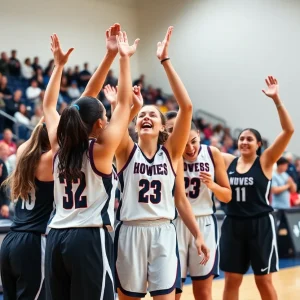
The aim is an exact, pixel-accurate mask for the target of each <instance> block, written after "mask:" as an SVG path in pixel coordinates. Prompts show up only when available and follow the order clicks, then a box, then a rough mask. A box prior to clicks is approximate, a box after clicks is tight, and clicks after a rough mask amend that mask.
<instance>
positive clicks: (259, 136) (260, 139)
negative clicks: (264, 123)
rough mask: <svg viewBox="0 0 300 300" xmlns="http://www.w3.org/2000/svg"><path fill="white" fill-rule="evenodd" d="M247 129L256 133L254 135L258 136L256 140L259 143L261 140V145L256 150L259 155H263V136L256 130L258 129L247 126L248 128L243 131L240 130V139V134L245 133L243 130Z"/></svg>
mask: <svg viewBox="0 0 300 300" xmlns="http://www.w3.org/2000/svg"><path fill="white" fill-rule="evenodd" d="M247 130H249V131H250V132H252V133H253V134H254V136H255V138H256V141H257V142H258V143H259V142H260V146H259V147H258V148H257V150H256V154H257V155H258V156H260V155H261V152H262V151H261V147H262V138H261V135H260V133H259V132H258V131H257V130H256V129H253V128H246V129H244V130H242V131H241V132H240V134H239V137H238V140H239V139H240V136H241V134H242V133H243V132H245V131H247Z"/></svg>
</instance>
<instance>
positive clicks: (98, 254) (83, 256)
mask: <svg viewBox="0 0 300 300" xmlns="http://www.w3.org/2000/svg"><path fill="white" fill-rule="evenodd" d="M45 260H46V265H45V268H46V273H45V274H46V279H45V282H46V293H47V300H58V299H72V300H77V299H78V300H82V299H88V300H114V299H115V292H114V280H113V278H114V274H113V267H112V265H113V242H112V238H111V236H110V234H109V233H108V231H107V230H106V229H103V228H98V227H93V228H69V229H53V228H52V229H51V230H50V232H49V234H48V236H47V246H46V258H45Z"/></svg>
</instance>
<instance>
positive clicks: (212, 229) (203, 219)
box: [174, 215, 219, 281]
mask: <svg viewBox="0 0 300 300" xmlns="http://www.w3.org/2000/svg"><path fill="white" fill-rule="evenodd" d="M196 221H197V223H198V225H199V228H200V231H201V233H202V234H203V237H204V241H205V244H206V246H207V247H208V248H209V250H210V259H209V261H208V262H207V264H206V265H205V266H203V265H200V257H199V255H198V252H197V249H196V247H195V243H194V242H195V239H194V237H193V235H192V234H191V232H190V231H189V230H188V229H187V227H186V226H185V225H184V223H183V221H182V219H181V218H178V219H176V220H175V221H174V224H175V226H176V230H177V238H178V247H179V257H180V266H181V278H182V280H183V281H184V280H185V278H186V276H187V273H189V274H190V276H191V278H192V280H204V279H207V278H208V277H210V276H211V275H214V276H215V277H217V276H218V275H219V248H218V243H219V234H218V226H217V220H216V217H215V216H214V215H209V216H199V217H196Z"/></svg>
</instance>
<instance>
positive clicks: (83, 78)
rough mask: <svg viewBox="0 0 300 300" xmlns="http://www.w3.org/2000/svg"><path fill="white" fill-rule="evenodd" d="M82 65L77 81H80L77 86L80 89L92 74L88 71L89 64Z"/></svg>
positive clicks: (85, 84)
mask: <svg viewBox="0 0 300 300" xmlns="http://www.w3.org/2000/svg"><path fill="white" fill-rule="evenodd" d="M83 67H84V69H83V70H82V71H81V72H80V73H79V81H80V84H79V88H82V89H84V88H85V87H86V86H87V84H88V82H89V80H90V79H91V77H92V74H91V72H90V71H89V64H88V63H85V64H84V65H83Z"/></svg>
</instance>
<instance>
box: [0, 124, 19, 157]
mask: <svg viewBox="0 0 300 300" xmlns="http://www.w3.org/2000/svg"><path fill="white" fill-rule="evenodd" d="M0 144H5V145H7V146H8V156H10V155H12V154H14V153H16V151H17V146H16V144H15V142H14V141H13V133H12V131H11V130H10V129H9V128H6V129H5V130H4V131H3V140H1V141H0Z"/></svg>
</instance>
